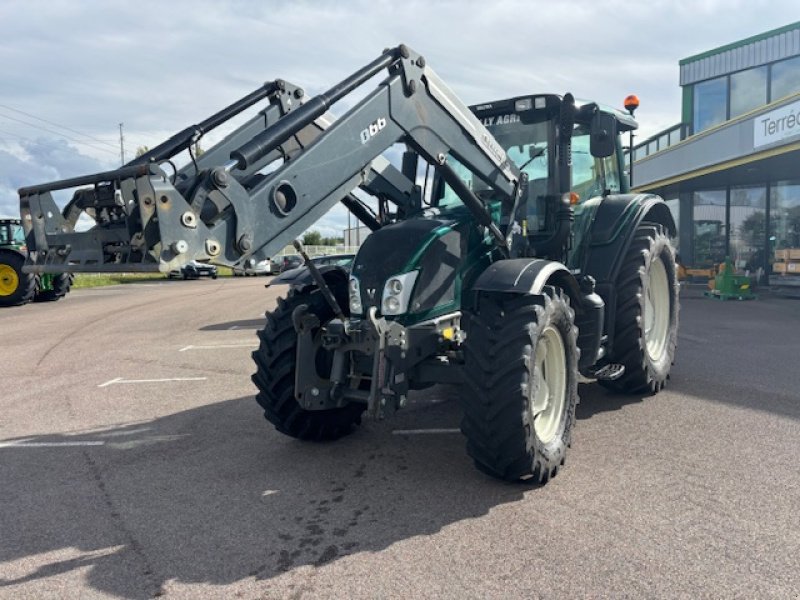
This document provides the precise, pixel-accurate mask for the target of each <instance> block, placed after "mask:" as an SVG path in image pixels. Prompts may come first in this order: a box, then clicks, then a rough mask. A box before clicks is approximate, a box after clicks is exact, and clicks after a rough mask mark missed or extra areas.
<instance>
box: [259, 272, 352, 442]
mask: <svg viewBox="0 0 800 600" xmlns="http://www.w3.org/2000/svg"><path fill="white" fill-rule="evenodd" d="M339 287H341V288H342V289H338V288H337V287H334V288H333V291H334V295H335V296H336V298H337V300H338V301H339V304H340V306H347V303H346V302H344V301H345V300H346V299H347V291H346V288H344V287H343V286H339ZM301 304H305V305H306V306H308V308H309V310H310V311H311V312H312V313H314V314H315V315H316V316H317V317H318V318H319V320H320V323H323V324H324V323H326V322H328V321H330V320H331V319H332V318H333V311H332V310H331V308H330V306H328V304H327V303H326V302H325V299H324V298H323V296H322V293H321V292H320V291H319V290H318V289H316V288H315V289H313V290H312V291H310V292H308V291H298V290H291V291H290V292H289V295H288V296H287V297H286V298H279V299H278V308H277V309H276V310H275V311H273V312H268V313H267V323H266V325H265V326H264V329H262V330H261V331H259V332H258V337H259V340H260V344H259V347H258V350H256V351H255V352H253V360H254V361H255V363H256V368H257V370H256V372H255V374H254V375H253V383H255V385H256V387H257V388H258V395H257V396H256V400H257V401H258V404H259V405H260V406H261V408H263V409H264V417H265V418H266V419H267V421H269V422H270V423H272V424H273V425H275V428H276V429H277V430H278V431H280V432H281V433H284V434H286V435H288V436H291V437H294V438H298V439H301V440H313V441H324V440H335V439H338V438H340V437H343V436H345V435H347V434H348V433H350V432H352V431H353V429H354V428H355V426H357V425H359V424H360V423H361V415H362V413H363V412H364V409H365V408H366V405H364V404H355V403H351V404H347V405H345V406H343V407H341V408H333V409H329V410H305V409H304V408H302V407H301V406H300V404H299V403H298V402H297V399H296V398H295V395H294V380H295V361H296V355H297V332H296V331H295V329H294V325H293V323H292V313H293V312H294V310H295V309H296V308H297V307H298V306H300V305H301ZM320 352H324V350H322V349H320Z"/></svg>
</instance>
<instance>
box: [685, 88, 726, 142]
mask: <svg viewBox="0 0 800 600" xmlns="http://www.w3.org/2000/svg"><path fill="white" fill-rule="evenodd" d="M727 115H728V78H727V77H718V78H717V79H709V80H708V81H703V82H702V83H696V84H695V86H694V123H693V125H694V132H695V133H700V132H701V131H703V130H704V129H708V128H709V127H713V126H714V125H718V124H719V123H722V122H723V121H725V119H726V118H727Z"/></svg>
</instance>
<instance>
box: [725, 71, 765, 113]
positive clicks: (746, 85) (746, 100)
mask: <svg viewBox="0 0 800 600" xmlns="http://www.w3.org/2000/svg"><path fill="white" fill-rule="evenodd" d="M766 103H767V67H758V68H755V69H747V70H746V71H739V72H738V73H734V74H733V75H731V115H730V118H731V119H732V118H734V117H738V116H739V115H743V114H744V113H746V112H749V111H751V110H753V109H755V108H758V107H759V106H763V105H764V104H766Z"/></svg>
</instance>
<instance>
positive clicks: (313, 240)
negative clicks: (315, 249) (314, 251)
mask: <svg viewBox="0 0 800 600" xmlns="http://www.w3.org/2000/svg"><path fill="white" fill-rule="evenodd" d="M303 244H304V245H306V246H321V245H322V234H321V233H320V232H319V231H316V230H315V229H312V230H311V231H306V232H305V233H304V234H303Z"/></svg>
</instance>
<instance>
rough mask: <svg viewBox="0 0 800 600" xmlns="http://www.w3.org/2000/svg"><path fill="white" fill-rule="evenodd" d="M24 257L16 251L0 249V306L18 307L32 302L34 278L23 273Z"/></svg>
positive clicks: (34, 289)
mask: <svg viewBox="0 0 800 600" xmlns="http://www.w3.org/2000/svg"><path fill="white" fill-rule="evenodd" d="M24 264H25V256H23V255H22V254H20V253H19V252H17V251H16V250H3V249H0V306H19V305H21V304H27V303H28V302H30V301H31V300H33V296H34V294H35V293H36V276H35V275H33V274H32V273H23V272H22V266H23V265H24Z"/></svg>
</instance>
